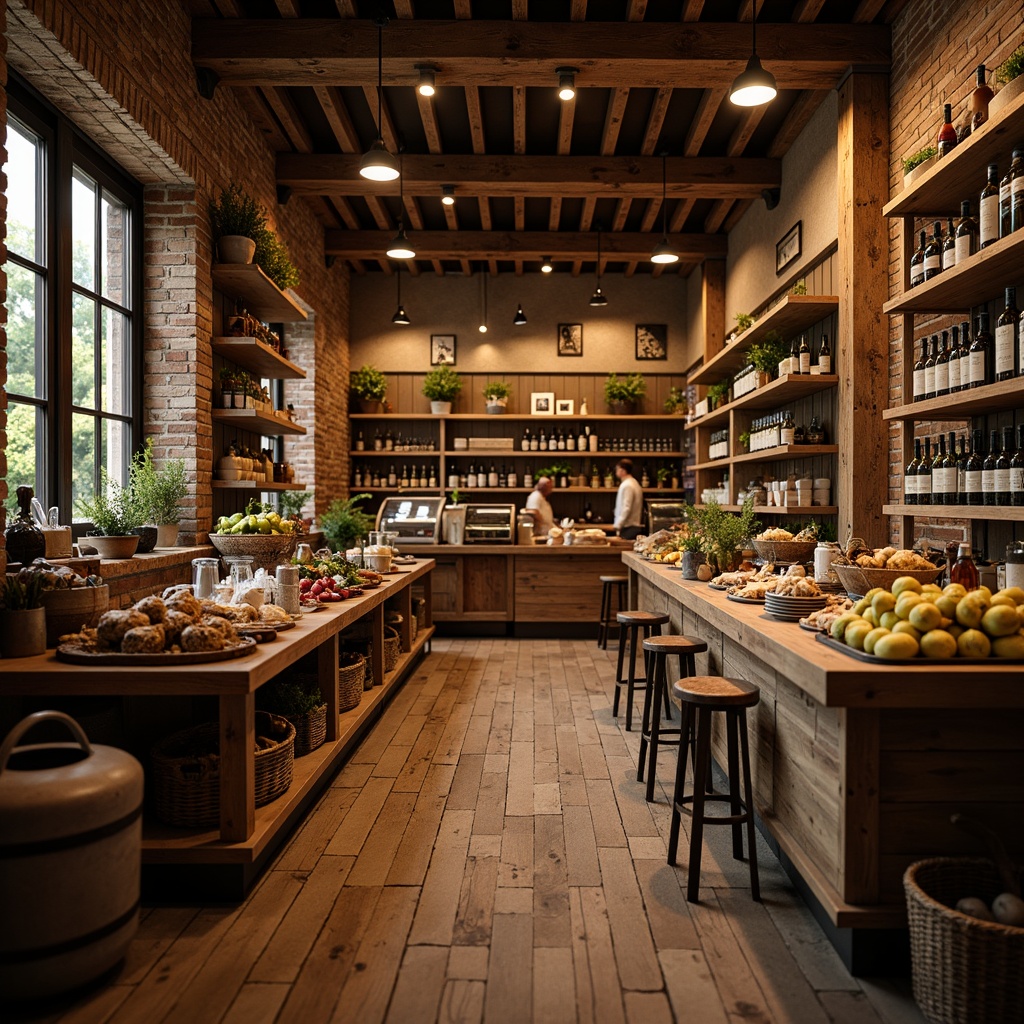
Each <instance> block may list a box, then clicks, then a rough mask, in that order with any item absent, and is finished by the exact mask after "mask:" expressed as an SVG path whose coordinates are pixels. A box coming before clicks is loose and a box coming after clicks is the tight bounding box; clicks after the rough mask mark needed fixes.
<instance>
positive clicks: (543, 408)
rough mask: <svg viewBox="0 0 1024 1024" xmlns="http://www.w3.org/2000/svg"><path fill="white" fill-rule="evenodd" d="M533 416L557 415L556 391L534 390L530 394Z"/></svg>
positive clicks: (531, 413)
mask: <svg viewBox="0 0 1024 1024" xmlns="http://www.w3.org/2000/svg"><path fill="white" fill-rule="evenodd" d="M530 415H531V416H554V415H555V393H554V391H534V392H533V393H532V394H531V395H530Z"/></svg>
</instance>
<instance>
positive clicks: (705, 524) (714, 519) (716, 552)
mask: <svg viewBox="0 0 1024 1024" xmlns="http://www.w3.org/2000/svg"><path fill="white" fill-rule="evenodd" d="M690 523H691V528H692V525H693V524H695V525H696V531H697V533H698V534H699V535H700V537H701V540H702V544H701V550H702V551H703V552H704V553H705V554H706V555H707V559H708V562H709V563H711V564H712V566H714V567H717V568H718V570H719V571H720V572H724V571H726V570H728V569H730V568H731V567H732V565H733V563H734V562H735V560H736V549H737V548H738V547H739V545H740V544H741V543H742V542H743V541H745V540H746V539H747V538H748V537H751V536H753V535H754V534H755V533H756V532H757V528H758V525H759V524H758V521H757V520H756V519H755V518H754V502H753V500H752V499H751V498H748V499H747V500H746V501H745V502H744V503H743V511H742V512H741V513H740V514H739V515H733V514H732V513H731V512H726V511H725V510H724V509H723V508H722V507H721V505H719V504H718V502H716V501H709V502H708V503H707V504H705V505H704V506H702V507H701V508H693V509H692V510H691V512H690Z"/></svg>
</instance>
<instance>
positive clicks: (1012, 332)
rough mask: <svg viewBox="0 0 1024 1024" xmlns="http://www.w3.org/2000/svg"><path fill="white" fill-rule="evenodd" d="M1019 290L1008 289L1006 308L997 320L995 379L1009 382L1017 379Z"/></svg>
mask: <svg viewBox="0 0 1024 1024" xmlns="http://www.w3.org/2000/svg"><path fill="white" fill-rule="evenodd" d="M1019 318H1020V313H1019V312H1018V310H1017V289H1016V288H1007V289H1006V306H1005V307H1004V309H1003V311H1002V313H1000V314H999V319H998V320H996V340H995V378H996V380H1009V379H1010V378H1011V377H1016V376H1017V373H1018V372H1019V371H1018V368H1017V321H1018V319H1019Z"/></svg>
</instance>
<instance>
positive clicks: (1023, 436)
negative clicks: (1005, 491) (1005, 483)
mask: <svg viewBox="0 0 1024 1024" xmlns="http://www.w3.org/2000/svg"><path fill="white" fill-rule="evenodd" d="M1010 504H1011V505H1017V506H1020V505H1024V423H1018V424H1017V450H1016V451H1015V452H1014V453H1013V458H1012V459H1011V460H1010Z"/></svg>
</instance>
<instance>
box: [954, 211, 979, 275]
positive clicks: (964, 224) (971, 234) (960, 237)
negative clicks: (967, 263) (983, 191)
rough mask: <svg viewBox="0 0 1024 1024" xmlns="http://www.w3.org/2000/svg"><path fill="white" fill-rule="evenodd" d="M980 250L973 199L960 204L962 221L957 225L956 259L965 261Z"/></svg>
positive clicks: (960, 261) (961, 261)
mask: <svg viewBox="0 0 1024 1024" xmlns="http://www.w3.org/2000/svg"><path fill="white" fill-rule="evenodd" d="M977 251H978V225H977V224H975V223H974V218H973V217H972V216H971V201H970V200H969V199H965V200H964V201H963V202H962V203H961V204H960V223H959V224H957V226H956V261H957V263H963V262H964V260H966V259H967V258H968V257H969V256H973V255H974V254H975V253H976V252H977Z"/></svg>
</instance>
